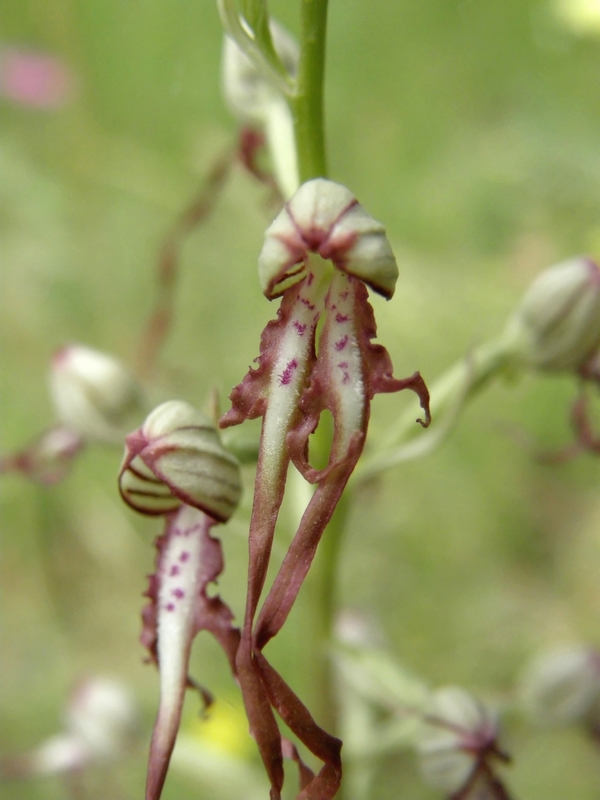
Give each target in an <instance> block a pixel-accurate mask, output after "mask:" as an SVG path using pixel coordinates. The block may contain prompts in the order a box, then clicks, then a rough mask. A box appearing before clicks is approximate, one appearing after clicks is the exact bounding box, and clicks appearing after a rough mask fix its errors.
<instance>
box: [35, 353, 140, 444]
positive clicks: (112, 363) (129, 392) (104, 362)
mask: <svg viewBox="0 0 600 800" xmlns="http://www.w3.org/2000/svg"><path fill="white" fill-rule="evenodd" d="M50 390H51V394H52V399H53V401H54V406H55V409H56V414H57V416H58V418H59V420H60V421H61V422H62V423H63V425H65V426H66V427H67V428H70V429H71V430H73V431H75V432H76V433H78V434H80V435H81V436H82V437H83V438H84V439H89V440H96V441H103V442H112V443H116V442H120V441H122V439H123V436H124V435H125V433H126V432H127V430H130V429H131V425H132V422H133V421H134V420H135V419H139V418H140V417H141V416H142V414H143V411H142V405H143V403H142V395H141V391H140V389H139V387H138V385H137V383H136V382H135V380H134V379H133V377H132V376H131V375H130V373H129V371H128V370H127V369H126V368H125V367H124V366H123V365H122V364H121V363H120V361H117V359H115V358H113V357H112V356H109V355H106V353H101V352H100V351H98V350H93V349H92V348H91V347H84V346H82V345H68V346H67V347H63V348H62V349H61V350H59V351H58V352H57V353H56V355H55V356H54V358H53V359H52V366H51V371H50Z"/></svg>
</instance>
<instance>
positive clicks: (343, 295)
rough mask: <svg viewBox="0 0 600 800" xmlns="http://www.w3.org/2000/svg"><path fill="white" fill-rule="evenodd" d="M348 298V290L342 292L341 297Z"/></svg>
mask: <svg viewBox="0 0 600 800" xmlns="http://www.w3.org/2000/svg"><path fill="white" fill-rule="evenodd" d="M347 298H348V292H347V291H345V292H340V299H341V300H346V299H347Z"/></svg>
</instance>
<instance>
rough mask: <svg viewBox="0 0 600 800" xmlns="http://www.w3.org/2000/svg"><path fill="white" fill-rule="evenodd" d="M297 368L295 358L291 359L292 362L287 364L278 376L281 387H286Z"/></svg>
mask: <svg viewBox="0 0 600 800" xmlns="http://www.w3.org/2000/svg"><path fill="white" fill-rule="evenodd" d="M297 368H298V362H297V361H296V359H295V358H292V360H291V361H289V362H288V365H287V367H286V368H285V369H284V370H283V372H282V373H281V375H280V376H279V383H280V385H281V386H288V385H289V384H290V383H291V381H292V376H293V374H294V372H295V371H296V369H297Z"/></svg>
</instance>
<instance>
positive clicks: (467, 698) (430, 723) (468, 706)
mask: <svg viewBox="0 0 600 800" xmlns="http://www.w3.org/2000/svg"><path fill="white" fill-rule="evenodd" d="M423 720H424V724H423V727H422V730H421V733H420V735H419V740H418V743H417V748H418V752H419V755H420V759H421V769H422V772H423V776H424V778H425V780H426V781H427V782H428V783H429V784H430V785H432V786H435V787H436V788H438V789H441V790H443V791H445V792H447V793H448V794H453V793H454V792H459V791H460V790H461V789H463V788H464V787H465V785H466V784H467V782H468V781H469V779H470V778H471V777H472V775H473V772H474V770H475V768H476V767H477V765H478V764H479V763H480V762H481V760H482V757H486V756H487V755H488V754H490V755H492V754H496V755H498V751H497V750H496V737H497V735H498V727H497V722H496V719H495V717H494V715H493V714H492V713H491V712H490V711H489V710H488V709H487V708H486V707H485V706H484V705H483V704H482V703H481V702H480V701H479V700H477V698H475V697H474V696H473V695H472V694H470V693H469V692H467V691H465V690H464V689H460V688H459V687H457V686H448V687H444V688H442V689H438V690H437V691H435V692H434V693H433V694H432V696H431V699H430V703H429V705H428V707H427V708H426V709H425V714H424V717H423Z"/></svg>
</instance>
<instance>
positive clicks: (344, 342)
mask: <svg viewBox="0 0 600 800" xmlns="http://www.w3.org/2000/svg"><path fill="white" fill-rule="evenodd" d="M348 338H349V337H348V336H342V338H341V339H339V340H338V341H337V342H336V343H335V344H334V347H335V349H336V350H337V351H338V352H339V351H340V350H343V349H344V347H346V345H347V344H348Z"/></svg>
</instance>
